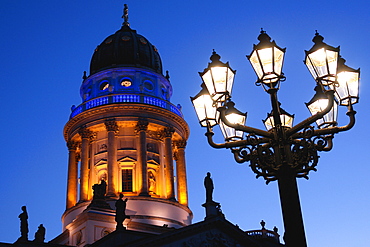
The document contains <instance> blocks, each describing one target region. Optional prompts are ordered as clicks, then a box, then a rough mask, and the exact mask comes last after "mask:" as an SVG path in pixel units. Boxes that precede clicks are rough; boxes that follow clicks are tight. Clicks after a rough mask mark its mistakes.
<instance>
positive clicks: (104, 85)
mask: <svg viewBox="0 0 370 247" xmlns="http://www.w3.org/2000/svg"><path fill="white" fill-rule="evenodd" d="M108 88H109V83H108V81H103V82H102V83H100V90H102V91H105V90H107V89H108Z"/></svg>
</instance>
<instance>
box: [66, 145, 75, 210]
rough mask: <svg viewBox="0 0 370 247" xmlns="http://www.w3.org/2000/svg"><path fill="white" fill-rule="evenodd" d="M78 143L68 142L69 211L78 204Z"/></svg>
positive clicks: (67, 206)
mask: <svg viewBox="0 0 370 247" xmlns="http://www.w3.org/2000/svg"><path fill="white" fill-rule="evenodd" d="M77 146H78V143H77V142H74V141H71V140H70V141H68V142H67V147H68V152H69V153H68V178H67V201H66V209H69V208H71V207H73V206H74V205H76V203H77V179H78V165H77V159H76V149H77Z"/></svg>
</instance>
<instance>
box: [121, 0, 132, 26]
mask: <svg viewBox="0 0 370 247" xmlns="http://www.w3.org/2000/svg"><path fill="white" fill-rule="evenodd" d="M123 6H124V8H123V15H122V18H123V19H124V22H123V24H122V26H128V27H129V26H130V23H129V22H128V6H127V4H124V5H123Z"/></svg>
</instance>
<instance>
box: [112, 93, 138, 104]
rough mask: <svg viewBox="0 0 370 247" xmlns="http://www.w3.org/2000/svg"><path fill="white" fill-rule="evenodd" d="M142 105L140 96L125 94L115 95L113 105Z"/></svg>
mask: <svg viewBox="0 0 370 247" xmlns="http://www.w3.org/2000/svg"><path fill="white" fill-rule="evenodd" d="M125 102H128V103H140V96H139V95H131V94H123V95H113V103H125Z"/></svg>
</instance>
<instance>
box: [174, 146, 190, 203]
mask: <svg viewBox="0 0 370 247" xmlns="http://www.w3.org/2000/svg"><path fill="white" fill-rule="evenodd" d="M175 146H176V148H177V151H176V152H175V155H174V157H175V160H176V178H177V200H178V201H179V203H180V204H182V205H185V206H188V185H187V182H186V162H185V147H186V141H185V140H181V141H177V142H175Z"/></svg>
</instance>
